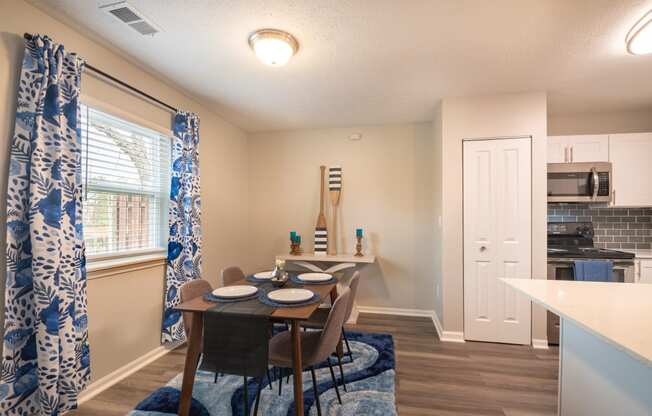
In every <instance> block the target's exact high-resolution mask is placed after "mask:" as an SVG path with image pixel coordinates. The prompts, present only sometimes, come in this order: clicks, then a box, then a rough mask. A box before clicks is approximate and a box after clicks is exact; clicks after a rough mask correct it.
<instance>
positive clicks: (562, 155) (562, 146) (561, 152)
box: [548, 136, 568, 163]
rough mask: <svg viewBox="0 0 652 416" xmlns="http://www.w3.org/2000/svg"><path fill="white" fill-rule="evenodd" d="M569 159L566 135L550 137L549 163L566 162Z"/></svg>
mask: <svg viewBox="0 0 652 416" xmlns="http://www.w3.org/2000/svg"><path fill="white" fill-rule="evenodd" d="M567 160H568V144H567V143H566V140H565V137H564V136H551V137H548V163H564V162H566V161H567Z"/></svg>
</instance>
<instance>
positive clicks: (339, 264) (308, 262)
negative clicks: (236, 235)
mask: <svg viewBox="0 0 652 416" xmlns="http://www.w3.org/2000/svg"><path fill="white" fill-rule="evenodd" d="M276 259H277V260H285V262H286V263H289V264H290V265H295V266H298V267H302V268H304V269H306V270H310V271H311V272H318V273H330V274H334V273H337V272H341V271H344V270H347V269H355V268H362V267H364V266H365V265H367V264H372V263H375V262H376V256H371V255H365V256H360V257H357V256H354V255H353V254H336V255H325V256H324V255H315V254H313V253H305V254H302V255H300V256H295V255H291V254H281V255H278V256H276ZM357 319H358V308H357V306H356V305H354V306H353V312H352V313H351V318H350V319H349V321H348V323H349V324H355V323H356V321H357Z"/></svg>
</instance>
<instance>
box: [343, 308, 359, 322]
mask: <svg viewBox="0 0 652 416" xmlns="http://www.w3.org/2000/svg"><path fill="white" fill-rule="evenodd" d="M359 315H360V310H359V309H358V305H356V304H353V309H352V310H351V316H349V320H348V321H346V323H347V324H349V325H355V324H356V323H358V316H359Z"/></svg>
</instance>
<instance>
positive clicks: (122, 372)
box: [77, 345, 177, 405]
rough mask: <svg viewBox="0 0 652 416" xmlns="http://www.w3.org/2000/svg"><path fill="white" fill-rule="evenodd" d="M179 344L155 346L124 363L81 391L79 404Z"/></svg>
mask: <svg viewBox="0 0 652 416" xmlns="http://www.w3.org/2000/svg"><path fill="white" fill-rule="evenodd" d="M176 347H177V346H176V345H174V346H160V347H157V348H154V349H153V350H152V351H150V352H148V353H147V354H145V355H142V356H140V357H138V358H136V359H135V360H133V361H132V362H130V363H127V364H125V365H123V366H122V367H120V368H118V369H117V370H115V371H113V372H111V373H109V374H107V375H105V376H104V377H102V378H100V379H99V380H95V381H94V382H92V383H91V384H90V385H89V386H88V387H86V389H85V390H84V391H83V392H81V393H80V395H79V398H78V399H77V403H78V404H80V405H81V404H83V403H85V402H87V401H89V400H91V399H92V398H93V397H95V396H97V395H98V394H100V393H102V392H103V391H104V390H106V389H108V388H109V387H111V386H113V385H114V384H117V383H119V382H120V381H122V380H124V379H125V378H127V377H129V376H130V375H132V374H133V373H135V372H136V371H138V370H140V369H141V368H143V367H145V366H146V365H148V364H150V363H152V362H154V361H156V360H158V359H159V358H161V357H163V356H164V355H165V354H167V353H168V352H170V351H172V350H173V349H174V348H176Z"/></svg>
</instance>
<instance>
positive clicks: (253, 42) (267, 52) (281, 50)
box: [249, 29, 299, 66]
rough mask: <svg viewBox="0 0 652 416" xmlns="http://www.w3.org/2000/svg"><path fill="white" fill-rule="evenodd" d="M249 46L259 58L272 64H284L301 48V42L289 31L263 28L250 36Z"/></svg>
mask: <svg viewBox="0 0 652 416" xmlns="http://www.w3.org/2000/svg"><path fill="white" fill-rule="evenodd" d="M249 46H251V49H252V50H253V51H254V53H255V54H256V56H257V57H258V59H260V60H261V61H263V63H265V64H267V65H270V66H283V65H285V64H287V63H288V61H289V60H290V58H292V56H293V55H294V54H295V53H297V50H299V42H297V40H296V39H295V38H294V36H292V35H290V34H289V33H287V32H283V31H282V30H276V29H261V30H257V31H256V32H254V33H252V34H251V36H249Z"/></svg>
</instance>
